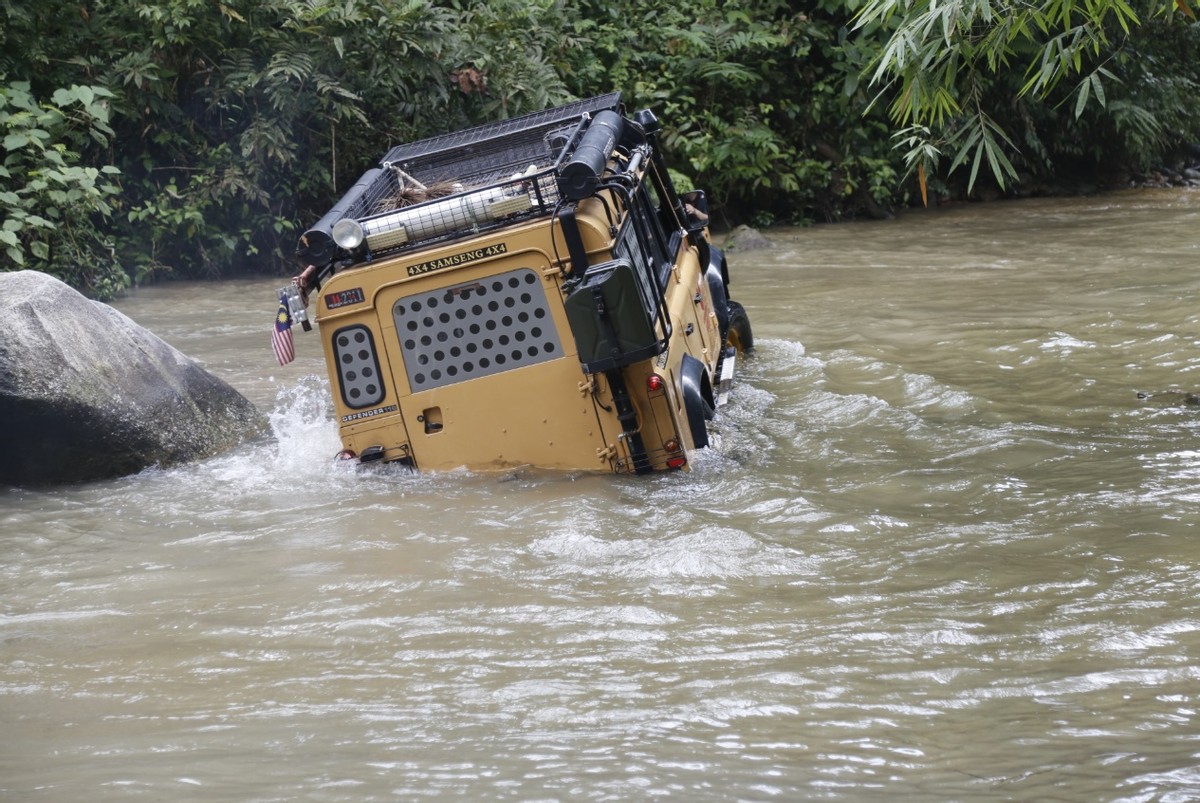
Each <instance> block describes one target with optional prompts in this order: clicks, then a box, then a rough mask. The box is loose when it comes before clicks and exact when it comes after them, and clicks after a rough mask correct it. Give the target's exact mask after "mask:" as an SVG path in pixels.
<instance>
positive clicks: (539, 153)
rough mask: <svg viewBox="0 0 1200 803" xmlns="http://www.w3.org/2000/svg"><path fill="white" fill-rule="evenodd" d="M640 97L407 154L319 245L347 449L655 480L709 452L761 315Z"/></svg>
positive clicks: (420, 461)
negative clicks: (753, 314)
mask: <svg viewBox="0 0 1200 803" xmlns="http://www.w3.org/2000/svg"><path fill="white" fill-rule="evenodd" d="M658 130H659V126H658V122H657V120H656V119H655V117H654V115H653V114H652V113H651V112H649V111H641V112H638V113H636V114H634V115H632V116H631V117H627V116H625V114H624V110H623V108H622V106H621V99H620V94H619V93H613V94H609V95H604V96H601V97H596V98H592V99H589V100H583V101H579V102H576V103H571V104H568V105H565V106H561V107H558V108H554V109H549V110H546V111H543V112H537V113H534V114H528V115H525V116H522V117H517V118H513V119H509V120H505V121H502V122H498V123H494V124H489V125H484V126H479V127H476V128H471V129H468V130H464V131H458V132H455V133H451V134H445V135H442V136H437V137H433V138H431V139H426V140H422V141H419V142H414V143H411V144H407V145H400V146H397V147H395V148H393V149H392V150H390V151H389V152H388V153H387V154H386V155H385V156H384V157H383V160H382V161H381V162H380V164H379V166H378V167H374V168H372V169H370V170H368V171H367V172H366V173H365V174H364V175H363V176H362V178H361V179H360V180H359V181H358V183H356V184H355V185H354V186H353V187H352V188H351V189H350V190H349V191H348V192H347V193H346V194H345V195H344V196H343V197H342V198H341V200H339V201H338V202H337V204H336V205H334V207H333V208H332V209H331V210H330V211H329V212H328V214H326V215H325V216H324V217H323V218H321V220H319V221H318V222H317V223H316V224H315V225H313V227H312V228H311V229H309V230H308V231H307V232H305V234H304V235H303V236H302V237H301V238H300V244H299V248H298V250H297V257H298V258H299V260H300V262H301V264H302V265H304V266H313V267H312V269H309V270H307V271H306V278H305V280H304V284H305V289H306V290H307V291H308V292H310V293H312V294H313V297H315V299H316V307H315V313H314V319H315V320H316V322H317V323H318V324H319V329H320V335H321V339H322V341H323V344H324V349H325V359H326V363H327V365H328V368H329V381H330V386H331V388H332V391H333V399H334V408H335V410H336V415H337V421H338V424H339V426H340V434H341V440H342V443H343V446H344V447H345V451H344V452H343V453H342V456H343V458H345V459H357V460H359V461H361V462H363V463H369V462H373V461H384V462H401V463H404V464H406V465H408V466H411V467H413V468H417V469H420V470H443V469H453V468H458V467H466V468H468V469H473V470H490V469H509V468H513V467H520V466H532V467H539V468H547V469H564V470H572V471H614V472H624V473H638V474H641V473H646V472H650V471H657V470H666V469H679V468H684V467H686V466H687V465H688V456H689V454H691V452H692V450H694V449H698V448H702V447H704V446H707V445H708V429H707V426H708V421H709V420H710V419H711V418H712V417H713V415H714V412H715V411H716V409H717V407H718V405H719V404H720V403H722V402H723V401H724V396H725V394H726V393H727V389H728V385H729V382H730V380H731V378H732V375H733V367H734V363H735V360H736V356H737V354H738V353H739V352H744V351H748V350H749V349H750V348H751V347H752V345H753V344H752V335H751V329H750V324H749V321H748V319H747V318H746V314H745V311H744V310H743V309H742V307H741V306H740V305H739V304H737V303H736V302H734V301H731V300H730V299H729V296H728V292H727V288H728V284H729V276H728V270H727V267H726V264H725V258H724V256H723V255H722V253H721V252H720V250H718V249H717V248H716V247H714V246H713V245H711V244H710V242H709V239H708V228H707V219H708V216H707V212H708V210H707V203H706V201H705V198H704V194H703V193H702V192H699V191H692V192H689V193H685V194H683V195H682V196H681V195H678V194H677V193H676V191H675V188H674V187H673V186H672V182H671V178H670V177H669V175H668V173H667V167H666V164H665V162H664V160H663V155H662V153H661V151H660V149H659V146H658V143H657V132H658Z"/></svg>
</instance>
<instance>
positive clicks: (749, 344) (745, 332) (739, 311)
mask: <svg viewBox="0 0 1200 803" xmlns="http://www.w3.org/2000/svg"><path fill="white" fill-rule="evenodd" d="M725 342H726V343H727V344H728V345H730V346H733V347H734V348H735V349H737V352H738V354H750V353H751V352H753V351H754V331H753V330H752V329H751V328H750V316H749V315H747V314H746V310H745V308H744V307H743V306H742V305H741V304H739V303H737V302H736V301H733V300H730V302H729V332H728V333H727V334H726V335H725Z"/></svg>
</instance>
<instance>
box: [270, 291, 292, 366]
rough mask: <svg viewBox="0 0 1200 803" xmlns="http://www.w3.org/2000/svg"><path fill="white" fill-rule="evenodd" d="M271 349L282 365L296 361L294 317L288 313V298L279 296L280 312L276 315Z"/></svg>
mask: <svg viewBox="0 0 1200 803" xmlns="http://www.w3.org/2000/svg"><path fill="white" fill-rule="evenodd" d="M271 348H273V349H274V350H275V359H277V360H279V364H280V365H287V364H288V363H289V362H291V361H292V360H294V359H296V349H295V348H294V347H293V345H292V316H291V315H290V314H289V313H288V303H287V296H286V295H284V294H283V293H280V294H279V312H277V313H275V327H274V328H273V329H272V330H271Z"/></svg>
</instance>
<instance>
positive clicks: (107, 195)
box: [0, 81, 129, 298]
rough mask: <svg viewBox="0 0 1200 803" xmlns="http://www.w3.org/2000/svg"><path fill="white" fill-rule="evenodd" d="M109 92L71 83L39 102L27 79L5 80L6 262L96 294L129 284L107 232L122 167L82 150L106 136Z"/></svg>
mask: <svg viewBox="0 0 1200 803" xmlns="http://www.w3.org/2000/svg"><path fill="white" fill-rule="evenodd" d="M111 97H112V93H111V92H109V91H108V90H106V89H103V88H101V87H92V86H72V87H69V88H66V89H59V90H57V91H56V92H54V94H53V96H52V97H51V99H50V100H48V101H43V102H41V103H39V102H38V100H37V99H36V98H35V97H34V95H33V93H32V92H31V90H30V85H29V84H28V83H27V82H23V81H17V82H12V83H9V84H8V85H6V86H3V87H0V134H2V135H3V137H4V153H5V156H4V162H3V165H2V166H0V211H2V212H3V216H4V222H3V223H2V224H0V246H2V247H3V248H4V253H5V255H6V256H7V257H8V261H9V267H10V268H13V269H21V268H28V269H33V270H40V271H42V272H45V273H49V274H51V275H54V276H57V277H58V278H60V279H62V280H63V281H65V282H67V283H69V284H71V285H73V286H75V287H77V288H80V289H82V290H85V291H86V292H88V293H90V294H91V295H93V296H95V297H97V298H110V297H111V296H112V295H114V294H115V293H116V292H118V291H120V290H122V289H123V288H125V287H126V286H128V283H129V280H128V277H127V276H126V274H125V272H124V271H123V270H122V268H121V264H120V262H119V261H118V259H117V255H116V252H115V249H114V248H113V246H112V243H111V241H110V240H109V238H107V237H106V236H105V234H104V230H105V229H106V228H107V227H108V225H109V223H110V222H111V218H112V214H113V208H112V205H111V202H112V201H113V199H114V197H115V196H117V195H118V194H119V193H120V187H119V186H118V184H117V183H116V175H117V174H118V173H119V172H120V171H118V170H117V168H115V167H113V166H111V165H104V166H102V167H93V166H90V165H87V164H86V163H83V161H82V159H81V157H80V154H79V147H80V145H81V144H82V143H83V141H84V140H86V139H89V138H90V139H91V140H92V141H94V142H96V143H98V144H101V145H103V144H107V142H108V141H109V137H111V135H112V129H111V128H110V127H109V125H108V100H109V98H111Z"/></svg>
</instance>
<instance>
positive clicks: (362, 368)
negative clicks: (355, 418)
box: [333, 325, 384, 409]
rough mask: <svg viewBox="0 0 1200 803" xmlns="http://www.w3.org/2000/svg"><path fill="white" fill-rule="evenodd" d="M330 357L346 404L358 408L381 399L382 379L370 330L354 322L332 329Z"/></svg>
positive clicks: (376, 402) (382, 392) (368, 405)
mask: <svg viewBox="0 0 1200 803" xmlns="http://www.w3.org/2000/svg"><path fill="white" fill-rule="evenodd" d="M333 356H334V359H335V360H336V361H337V370H338V381H339V382H340V383H341V386H342V400H343V401H344V402H346V406H348V407H352V408H354V409H359V408H361V407H370V406H371V405H372V404H378V403H379V402H381V401H383V394H384V390H383V381H382V380H381V379H380V376H379V359H378V357H376V355H375V339H374V338H373V337H371V330H370V329H368V328H367V327H365V326H362V325H356V326H347V327H345V328H344V329H339V330H337V331H336V332H334V333H333Z"/></svg>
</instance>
